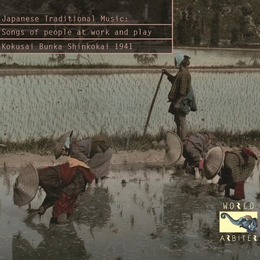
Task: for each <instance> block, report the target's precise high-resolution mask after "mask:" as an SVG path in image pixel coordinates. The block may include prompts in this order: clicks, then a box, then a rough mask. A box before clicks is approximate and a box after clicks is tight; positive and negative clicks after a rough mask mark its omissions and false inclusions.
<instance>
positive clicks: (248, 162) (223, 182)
mask: <svg viewBox="0 0 260 260" xmlns="http://www.w3.org/2000/svg"><path fill="white" fill-rule="evenodd" d="M256 160H257V156H256V155H255V154H254V153H253V152H252V151H250V150H249V149H246V148H243V149H242V150H240V151H232V152H226V153H225V158H224V165H223V167H222V169H221V172H220V179H219V182H218V184H219V188H218V190H219V192H224V191H225V196H226V197H229V198H232V199H235V200H241V199H245V191H244V184H245V181H246V180H247V178H248V177H249V176H252V174H253V170H254V167H255V162H256ZM230 189H234V195H233V196H230Z"/></svg>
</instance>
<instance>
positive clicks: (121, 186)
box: [0, 167, 260, 260]
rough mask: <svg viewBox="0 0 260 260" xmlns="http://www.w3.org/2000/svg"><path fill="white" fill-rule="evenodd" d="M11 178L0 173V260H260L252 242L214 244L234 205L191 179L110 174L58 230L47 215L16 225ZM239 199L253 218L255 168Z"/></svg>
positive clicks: (21, 213) (18, 215) (19, 217)
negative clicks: (226, 207)
mask: <svg viewBox="0 0 260 260" xmlns="http://www.w3.org/2000/svg"><path fill="white" fill-rule="evenodd" d="M17 174H18V170H17V169H12V170H10V169H7V171H5V172H4V171H3V170H0V198H1V202H0V205H1V207H0V228H1V235H0V259H15V260H16V259H17V260H20V259H55V260H56V259H98V260H99V259H112V260H113V259H115V260H116V259H122V260H126V259H137V260H138V259H140V260H143V259H145V260H146V259H149V260H150V259H153V260H157V259H158V260H159V259H165V260H168V259H201V258H203V257H205V258H209V257H210V258H212V259H224V260H225V259H226V260H229V259H230V260H232V259H254V258H255V257H257V256H258V255H259V253H260V248H259V246H260V241H257V242H256V241H252V240H251V241H247V240H245V241H242V240H240V241H238V240H237V239H236V240H234V241H228V240H227V239H224V241H223V240H222V241H221V240H220V237H221V235H223V234H221V233H219V211H223V203H227V204H230V203H231V204H232V203H233V204H234V201H232V200H230V199H227V198H224V197H220V196H216V192H215V191H216V186H215V185H214V184H206V183H205V182H204V183H203V182H202V181H201V180H195V179H194V177H193V176H191V175H183V174H176V173H175V174H172V171H171V170H167V171H166V172H164V171H163V170H162V169H156V170H153V169H138V170H137V169H132V170H118V171H111V172H110V175H109V178H108V179H105V180H104V181H102V182H100V183H99V184H98V185H95V184H93V185H91V186H89V187H87V189H86V191H85V192H84V193H83V194H82V195H81V196H80V197H79V199H78V201H77V204H76V208H75V212H74V213H73V214H72V216H71V218H70V220H69V222H68V223H67V224H66V225H63V226H62V225H53V224H50V223H49V221H50V217H51V209H48V210H47V212H46V213H45V214H44V215H43V216H42V217H41V218H40V217H39V216H36V217H34V218H31V219H30V221H24V219H25V217H26V216H27V215H26V213H27V212H28V206H24V207H20V208H19V207H16V206H15V205H13V199H12V197H13V190H12V187H13V185H14V182H15V178H16V176H17ZM245 192H246V198H247V199H246V200H244V201H242V202H243V203H244V202H252V203H253V204H254V208H253V209H252V210H253V211H259V207H258V200H257V199H256V194H257V193H258V192H259V169H258V168H257V167H256V169H255V171H254V175H253V177H252V178H250V179H248V181H247V183H246V185H245ZM44 196H45V194H44V192H43V191H41V193H40V192H39V193H38V194H37V196H36V197H35V199H34V200H33V201H32V203H31V207H32V208H35V209H36V208H38V207H39V205H40V204H41V202H42V200H43V199H44ZM233 210H235V209H233ZM27 220H28V219H27ZM224 235H226V234H224ZM256 235H257V237H258V233H257V234H256ZM258 240H260V237H258Z"/></svg>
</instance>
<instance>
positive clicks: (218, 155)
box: [203, 146, 224, 180]
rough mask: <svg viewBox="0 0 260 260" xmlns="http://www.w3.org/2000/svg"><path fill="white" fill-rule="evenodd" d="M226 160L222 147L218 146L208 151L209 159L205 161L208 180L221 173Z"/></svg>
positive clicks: (205, 172)
mask: <svg viewBox="0 0 260 260" xmlns="http://www.w3.org/2000/svg"><path fill="white" fill-rule="evenodd" d="M223 158H224V152H223V149H222V147H220V146H217V147H214V148H212V149H210V150H209V151H208V154H207V158H206V159H205V160H204V166H203V170H204V174H205V177H206V178H207V179H208V180H211V179H213V178H214V177H215V176H216V175H217V174H218V173H219V171H220V169H221V166H222V163H223Z"/></svg>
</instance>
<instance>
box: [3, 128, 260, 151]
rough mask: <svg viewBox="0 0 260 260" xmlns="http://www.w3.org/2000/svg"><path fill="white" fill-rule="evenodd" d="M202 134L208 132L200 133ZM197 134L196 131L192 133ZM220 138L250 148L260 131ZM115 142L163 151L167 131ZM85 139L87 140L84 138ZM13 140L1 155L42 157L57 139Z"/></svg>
mask: <svg viewBox="0 0 260 260" xmlns="http://www.w3.org/2000/svg"><path fill="white" fill-rule="evenodd" d="M200 132H201V133H203V132H206V131H200ZM191 133H195V131H191ZM213 133H214V135H215V136H216V137H217V138H218V140H219V142H220V143H221V145H222V146H229V147H248V146H250V145H255V144H256V142H259V141H260V130H252V131H248V132H243V133H240V132H237V133H231V132H228V131H225V130H224V131H223V130H216V131H214V132H213ZM109 137H110V139H111V140H112V141H113V144H114V147H115V148H116V150H118V151H119V150H128V151H132V150H140V151H147V150H149V149H158V150H161V149H163V148H164V145H163V141H164V140H165V138H166V131H165V130H164V129H163V128H161V129H160V130H159V132H158V133H157V134H154V135H152V134H149V133H147V134H146V135H144V136H143V134H139V133H136V132H131V133H125V134H114V135H110V136H109ZM83 138H87V136H86V137H83ZM11 140H12V138H11V137H9V139H7V140H6V139H3V138H0V154H5V153H13V152H29V153H35V154H41V155H47V154H52V153H53V148H54V145H55V142H56V141H57V138H54V137H53V136H40V137H39V138H27V139H26V140H21V141H11ZM75 140H78V136H77V135H75V136H74V137H73V141H75Z"/></svg>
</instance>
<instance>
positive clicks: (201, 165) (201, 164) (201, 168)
mask: <svg viewBox="0 0 260 260" xmlns="http://www.w3.org/2000/svg"><path fill="white" fill-rule="evenodd" d="M203 166H204V159H202V160H200V162H199V169H200V170H203Z"/></svg>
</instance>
